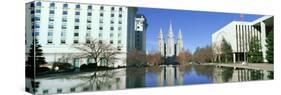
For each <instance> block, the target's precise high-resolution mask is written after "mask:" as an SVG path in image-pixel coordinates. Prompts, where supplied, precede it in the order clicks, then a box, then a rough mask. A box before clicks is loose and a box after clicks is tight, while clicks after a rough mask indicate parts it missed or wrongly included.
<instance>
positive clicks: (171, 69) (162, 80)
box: [158, 66, 183, 86]
mask: <svg viewBox="0 0 281 95" xmlns="http://www.w3.org/2000/svg"><path fill="white" fill-rule="evenodd" d="M158 82H159V86H171V85H182V84H183V72H181V71H180V70H179V68H178V67H176V66H163V67H162V70H161V73H160V76H159V77H158Z"/></svg>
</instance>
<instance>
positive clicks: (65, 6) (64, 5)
mask: <svg viewBox="0 0 281 95" xmlns="http://www.w3.org/2000/svg"><path fill="white" fill-rule="evenodd" d="M36 6H42V3H41V2H36ZM30 7H32V8H33V7H35V6H34V3H31V4H30ZM50 7H55V3H54V2H52V3H50ZM80 7H81V6H80V4H77V5H75V8H76V9H80ZM63 8H68V4H63ZM92 8H93V6H92V5H88V9H92ZM100 10H104V6H100ZM114 10H115V7H111V11H114ZM119 11H122V8H119Z"/></svg>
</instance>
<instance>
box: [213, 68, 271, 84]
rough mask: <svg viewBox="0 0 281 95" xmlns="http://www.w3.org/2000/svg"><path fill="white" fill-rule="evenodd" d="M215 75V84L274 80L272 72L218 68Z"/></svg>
mask: <svg viewBox="0 0 281 95" xmlns="http://www.w3.org/2000/svg"><path fill="white" fill-rule="evenodd" d="M213 73H214V74H213V75H214V77H213V80H214V83H222V82H239V81H251V80H268V79H273V73H272V71H266V70H253V69H242V68H237V69H233V68H216V69H215V70H214V72H213Z"/></svg>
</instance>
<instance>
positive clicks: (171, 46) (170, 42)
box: [167, 22, 175, 57]
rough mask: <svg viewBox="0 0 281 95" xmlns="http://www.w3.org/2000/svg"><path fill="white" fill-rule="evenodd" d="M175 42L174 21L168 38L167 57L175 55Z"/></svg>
mask: <svg viewBox="0 0 281 95" xmlns="http://www.w3.org/2000/svg"><path fill="white" fill-rule="evenodd" d="M174 46H175V42H174V34H173V28H172V23H171V22H170V26H169V33H168V40H167V57H173V56H174V55H175V48H174Z"/></svg>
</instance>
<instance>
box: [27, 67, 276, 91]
mask: <svg viewBox="0 0 281 95" xmlns="http://www.w3.org/2000/svg"><path fill="white" fill-rule="evenodd" d="M268 79H273V71H265V70H252V69H242V68H236V69H233V68H217V67H215V66H211V65H210V66H208V65H185V66H172V65H171V66H160V67H148V68H122V69H114V70H107V71H98V72H85V73H79V74H64V75H57V76H53V77H44V78H37V79H36V80H35V84H36V86H35V88H36V89H34V90H30V88H27V89H28V90H30V92H32V91H34V92H35V93H36V94H50V93H69V92H82V91H101V90H116V89H127V88H144V87H160V86H173V85H192V84H205V83H225V82H239V81H251V80H268ZM28 81H29V80H27V82H26V85H27V87H31V85H32V84H31V82H30V81H29V82H28Z"/></svg>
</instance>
